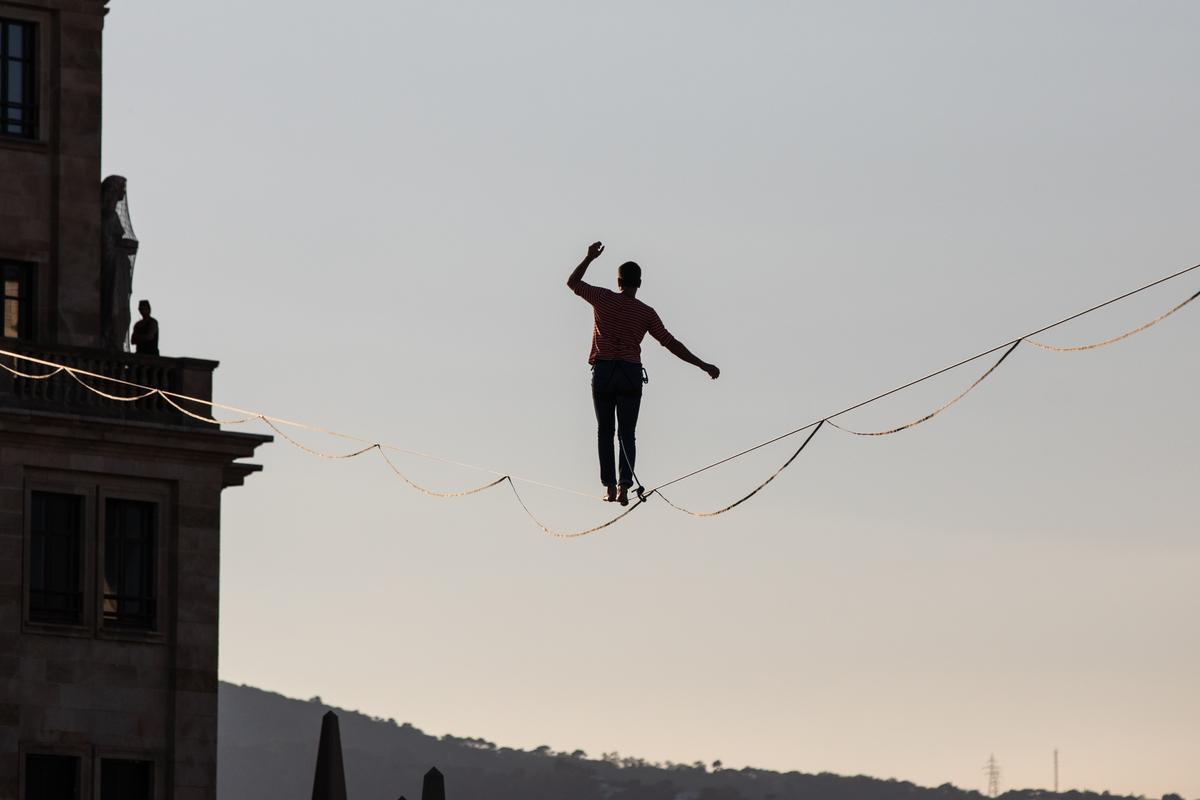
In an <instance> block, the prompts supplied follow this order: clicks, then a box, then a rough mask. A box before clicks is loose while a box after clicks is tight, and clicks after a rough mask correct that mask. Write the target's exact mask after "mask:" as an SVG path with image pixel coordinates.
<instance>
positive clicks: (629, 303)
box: [575, 281, 675, 364]
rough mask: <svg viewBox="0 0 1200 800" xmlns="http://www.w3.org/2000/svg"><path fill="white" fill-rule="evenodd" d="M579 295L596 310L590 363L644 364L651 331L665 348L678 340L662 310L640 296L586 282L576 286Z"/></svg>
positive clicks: (589, 355)
mask: <svg viewBox="0 0 1200 800" xmlns="http://www.w3.org/2000/svg"><path fill="white" fill-rule="evenodd" d="M575 294H577V295H579V296H580V297H582V298H583V299H584V300H586V301H588V302H589V303H591V305H592V309H593V310H594V312H595V319H596V323H595V325H594V326H593V327H592V352H591V353H589V354H588V363H589V364H595V363H596V362H597V361H632V362H633V363H635V364H640V363H642V339H643V338H644V337H645V336H646V334H647V333H649V334H650V335H651V336H653V337H654V338H655V339H657V340H658V343H659V344H661V345H662V346H663V347H667V346H669V345H671V344H672V343H673V342H674V341H675V337H674V336H672V335H671V334H670V333H668V332H667V329H666V327H664V326H663V323H662V320H661V319H659V317H658V312H657V311H655V310H654V309H653V308H651V307H650V306H648V305H646V304H645V303H643V302H642V301H641V300H638V299H637V298H636V297H630V296H628V295H626V294H622V293H621V292H614V291H611V290H609V289H601V288H600V287H599V286H592V285H591V284H590V283H584V282H583V281H580V282H579V285H578V286H576V287H575Z"/></svg>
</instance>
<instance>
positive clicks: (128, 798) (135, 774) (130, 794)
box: [100, 758, 154, 800]
mask: <svg viewBox="0 0 1200 800" xmlns="http://www.w3.org/2000/svg"><path fill="white" fill-rule="evenodd" d="M153 797H154V763H153V762H150V761H126V760H125V759H121V758H104V759H101V760H100V800H152V798H153Z"/></svg>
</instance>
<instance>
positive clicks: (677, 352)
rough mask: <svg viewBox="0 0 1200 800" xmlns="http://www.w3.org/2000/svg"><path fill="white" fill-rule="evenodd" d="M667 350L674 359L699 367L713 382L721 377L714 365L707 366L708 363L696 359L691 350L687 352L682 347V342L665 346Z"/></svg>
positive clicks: (719, 371) (684, 347) (685, 348)
mask: <svg viewBox="0 0 1200 800" xmlns="http://www.w3.org/2000/svg"><path fill="white" fill-rule="evenodd" d="M667 349H668V350H670V351H671V353H672V355H674V356H675V357H676V358H679V359H681V360H683V361H686V362H687V363H689V364H691V365H692V366H695V367H699V368H700V369H702V370H704V371H705V372H707V373H708V377H710V378H712V379H713V380H714V381H715V380H716V379H717V378H719V377H720V376H721V370H719V369H717V367H716V366H715V365H713V364H709V363H708V362H706V361H702V360H701V359H699V358H697V357H696V356H695V354H694V353H692V351H691V350H688V349H687V347H686V346H684V344H683V342H681V341H679V340H678V339H676V340H674V341H673V342H671V343H670V344H669V345H667Z"/></svg>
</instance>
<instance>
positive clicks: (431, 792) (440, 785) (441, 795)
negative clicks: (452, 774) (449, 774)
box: [421, 767, 446, 800]
mask: <svg viewBox="0 0 1200 800" xmlns="http://www.w3.org/2000/svg"><path fill="white" fill-rule="evenodd" d="M421 800H446V780H445V779H444V778H443V777H442V773H441V772H439V771H438V768H437V767H430V768H429V772H426V773H425V781H424V782H423V783H422V784H421Z"/></svg>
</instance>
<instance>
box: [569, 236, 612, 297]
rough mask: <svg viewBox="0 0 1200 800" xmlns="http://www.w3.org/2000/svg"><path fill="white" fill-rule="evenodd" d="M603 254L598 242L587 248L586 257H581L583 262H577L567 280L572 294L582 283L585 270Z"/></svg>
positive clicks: (602, 246)
mask: <svg viewBox="0 0 1200 800" xmlns="http://www.w3.org/2000/svg"><path fill="white" fill-rule="evenodd" d="M603 252H604V245H602V244H600V242H593V243H592V246H591V247H589V248H588V251H587V255H586V256H584V257H583V261H580V262H579V266H578V267H576V268H575V270H574V271H573V272H572V273H571V276H570V277H569V278H567V288H568V289H570V290H571V291H572V292H573V291H575V287H576V286H578V285H579V284H580V283H581V282H582V281H583V273H585V272H587V268H588V267H590V266H591V265H592V262H593V261H595V260H596V259H597V258H599V257H600V254H601V253H603Z"/></svg>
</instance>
